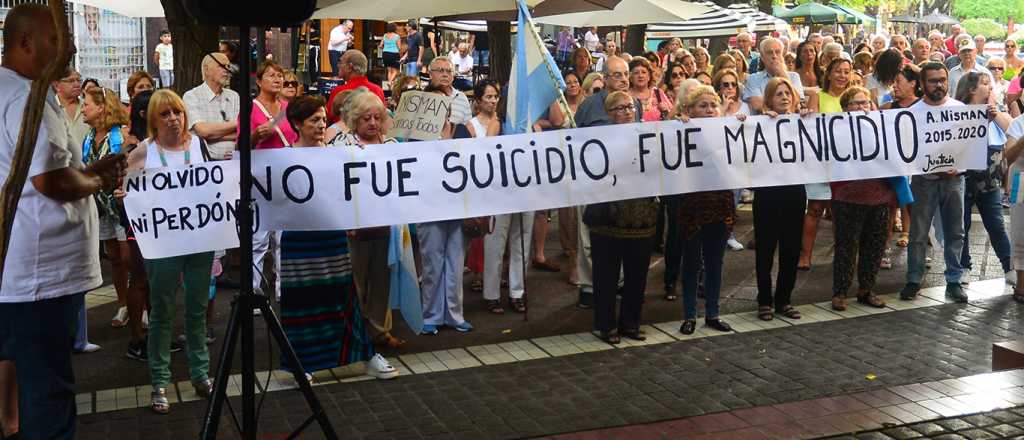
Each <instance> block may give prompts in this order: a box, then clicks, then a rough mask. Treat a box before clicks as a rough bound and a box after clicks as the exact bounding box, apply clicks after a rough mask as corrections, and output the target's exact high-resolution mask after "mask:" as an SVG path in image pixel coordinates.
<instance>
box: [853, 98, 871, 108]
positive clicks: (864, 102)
mask: <svg viewBox="0 0 1024 440" xmlns="http://www.w3.org/2000/svg"><path fill="white" fill-rule="evenodd" d="M869 105H871V101H868V100H866V99H858V100H856V101H850V102H849V106H850V107H867V106H869Z"/></svg>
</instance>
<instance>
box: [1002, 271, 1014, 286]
mask: <svg viewBox="0 0 1024 440" xmlns="http://www.w3.org/2000/svg"><path fill="white" fill-rule="evenodd" d="M1004 277H1006V284H1009V285H1011V286H1016V285H1017V271H1015V270H1011V271H1009V272H1006V275H1004Z"/></svg>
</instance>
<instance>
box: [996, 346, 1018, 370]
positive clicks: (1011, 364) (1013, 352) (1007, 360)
mask: <svg viewBox="0 0 1024 440" xmlns="http://www.w3.org/2000/svg"><path fill="white" fill-rule="evenodd" d="M1017 368H1024V341H1007V342H997V343H994V344H992V371H1003V370H1014V369H1017Z"/></svg>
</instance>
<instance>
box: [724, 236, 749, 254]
mask: <svg viewBox="0 0 1024 440" xmlns="http://www.w3.org/2000/svg"><path fill="white" fill-rule="evenodd" d="M725 244H727V245H729V249H732V250H734V251H742V250H743V249H744V248H743V243H740V242H739V241H737V240H736V237H729V241H727V242H725Z"/></svg>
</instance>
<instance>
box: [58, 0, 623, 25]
mask: <svg viewBox="0 0 1024 440" xmlns="http://www.w3.org/2000/svg"><path fill="white" fill-rule="evenodd" d="M71 1H72V2H73V3H81V4H83V5H88V6H96V7H98V8H102V9H106V10H108V11H113V12H116V13H118V14H121V15H124V16H128V17H163V16H164V7H163V5H162V4H161V3H160V0H71ZM209 1H214V0H209ZM619 1H620V0H526V4H527V5H528V6H530V7H538V6H539V8H538V10H539V11H548V12H549V13H552V12H563V11H581V10H583V11H587V10H595V9H610V8H612V7H614V6H615V4H616V3H618V2H619ZM544 3H546V4H544ZM316 6H317V8H318V9H317V11H316V12H315V13H313V18H351V19H363V20H382V21H402V20H408V19H413V18H420V17H440V16H455V15H465V14H480V13H489V12H496V11H502V12H508V13H509V14H510V16H511V17H512V19H513V20H514V19H515V18H514V17H515V16H514V14H511V11H515V10H516V3H515V0H422V1H412V0H317V4H316Z"/></svg>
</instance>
